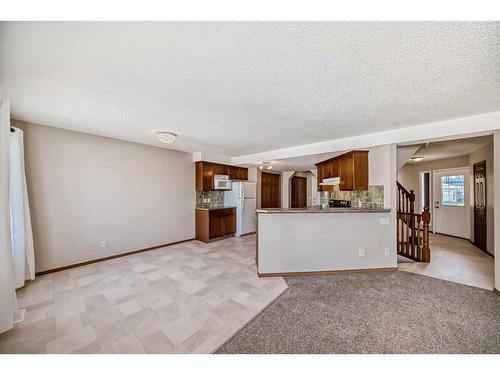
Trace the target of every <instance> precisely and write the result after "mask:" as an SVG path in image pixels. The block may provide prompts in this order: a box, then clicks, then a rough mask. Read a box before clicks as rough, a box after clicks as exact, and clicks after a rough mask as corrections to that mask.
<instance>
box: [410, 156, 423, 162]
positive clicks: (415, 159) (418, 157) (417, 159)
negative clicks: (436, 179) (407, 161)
mask: <svg viewBox="0 0 500 375" xmlns="http://www.w3.org/2000/svg"><path fill="white" fill-rule="evenodd" d="M411 160H413V161H421V160H424V157H423V156H412V157H411Z"/></svg>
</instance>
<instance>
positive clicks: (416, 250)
mask: <svg viewBox="0 0 500 375" xmlns="http://www.w3.org/2000/svg"><path fill="white" fill-rule="evenodd" d="M397 187H398V212H397V252H398V254H399V255H402V256H404V257H406V258H409V259H412V260H415V261H417V262H430V260H431V254H430V249H429V223H430V221H431V214H430V212H429V209H428V208H427V207H426V208H424V211H423V212H422V213H421V214H416V213H415V194H414V192H413V190H410V191H408V190H406V189H405V187H404V186H403V185H401V184H400V183H399V182H397Z"/></svg>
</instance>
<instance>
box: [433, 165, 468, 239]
mask: <svg viewBox="0 0 500 375" xmlns="http://www.w3.org/2000/svg"><path fill="white" fill-rule="evenodd" d="M455 172H458V173H459V174H463V175H464V189H465V191H466V192H467V194H465V197H464V198H465V201H464V206H463V207H464V211H465V212H464V214H465V221H466V228H467V232H466V233H464V234H466V236H458V237H461V238H465V239H467V240H470V239H471V228H470V227H471V224H470V220H471V217H470V211H469V210H470V205H471V202H470V198H471V197H470V188H471V187H470V168H469V167H468V166H467V167H455V168H445V169H435V170H433V171H432V189H433V190H434V187H435V182H436V181H435V179H436V174H437V173H455ZM432 198H433V199H435V198H436V197H435V196H434V192H433V193H432ZM441 200H442V199H441V191H440V196H439V201H440V202H439V205H440V206H449V205H444V204H443V203H442V202H441ZM435 204H436V203H435V200H433V201H432V207H433V211H432V214H431V215H432V216H431V217H434V218H435V214H436V211H435V210H434V205H435ZM436 222H437V220H432V231H433V232H434V233H437V231H436Z"/></svg>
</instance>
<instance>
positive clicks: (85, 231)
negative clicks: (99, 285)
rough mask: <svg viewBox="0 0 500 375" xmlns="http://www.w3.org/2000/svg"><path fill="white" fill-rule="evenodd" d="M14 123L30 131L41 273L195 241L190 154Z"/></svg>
mask: <svg viewBox="0 0 500 375" xmlns="http://www.w3.org/2000/svg"><path fill="white" fill-rule="evenodd" d="M13 125H14V126H18V127H20V128H22V129H23V130H24V132H25V140H24V141H25V155H26V156H25V158H26V174H27V182H28V193H29V199H30V206H31V216H32V222H33V232H34V240H35V257H36V270H37V272H40V271H44V270H48V269H53V268H57V267H62V266H67V265H70V264H75V263H79V262H84V261H87V260H92V259H97V258H102V257H106V256H110V255H115V254H119V253H123V252H128V251H132V250H136V249H141V248H145V247H150V246H156V245H161V244H166V243H170V242H175V241H180V240H185V239H189V238H192V237H194V209H193V208H194V205H195V191H194V164H193V162H192V155H191V154H188V153H183V152H178V151H172V150H166V149H162V148H158V147H152V146H146V145H141V144H137V143H130V142H125V141H120V140H116V139H111V138H105V137H99V136H94V135H88V134H83V133H78V132H73V131H68V130H62V129H57V128H52V127H46V126H41V125H34V124H26V123H20V122H17V121H16V122H14V123H13ZM104 240H105V241H107V247H100V242H101V241H104Z"/></svg>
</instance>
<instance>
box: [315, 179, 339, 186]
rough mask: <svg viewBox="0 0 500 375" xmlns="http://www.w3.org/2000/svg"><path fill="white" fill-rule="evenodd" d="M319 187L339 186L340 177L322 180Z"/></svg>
mask: <svg viewBox="0 0 500 375" xmlns="http://www.w3.org/2000/svg"><path fill="white" fill-rule="evenodd" d="M319 184H320V185H321V186H332V185H339V184H340V177H333V178H324V179H323V182H320V183H319Z"/></svg>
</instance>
